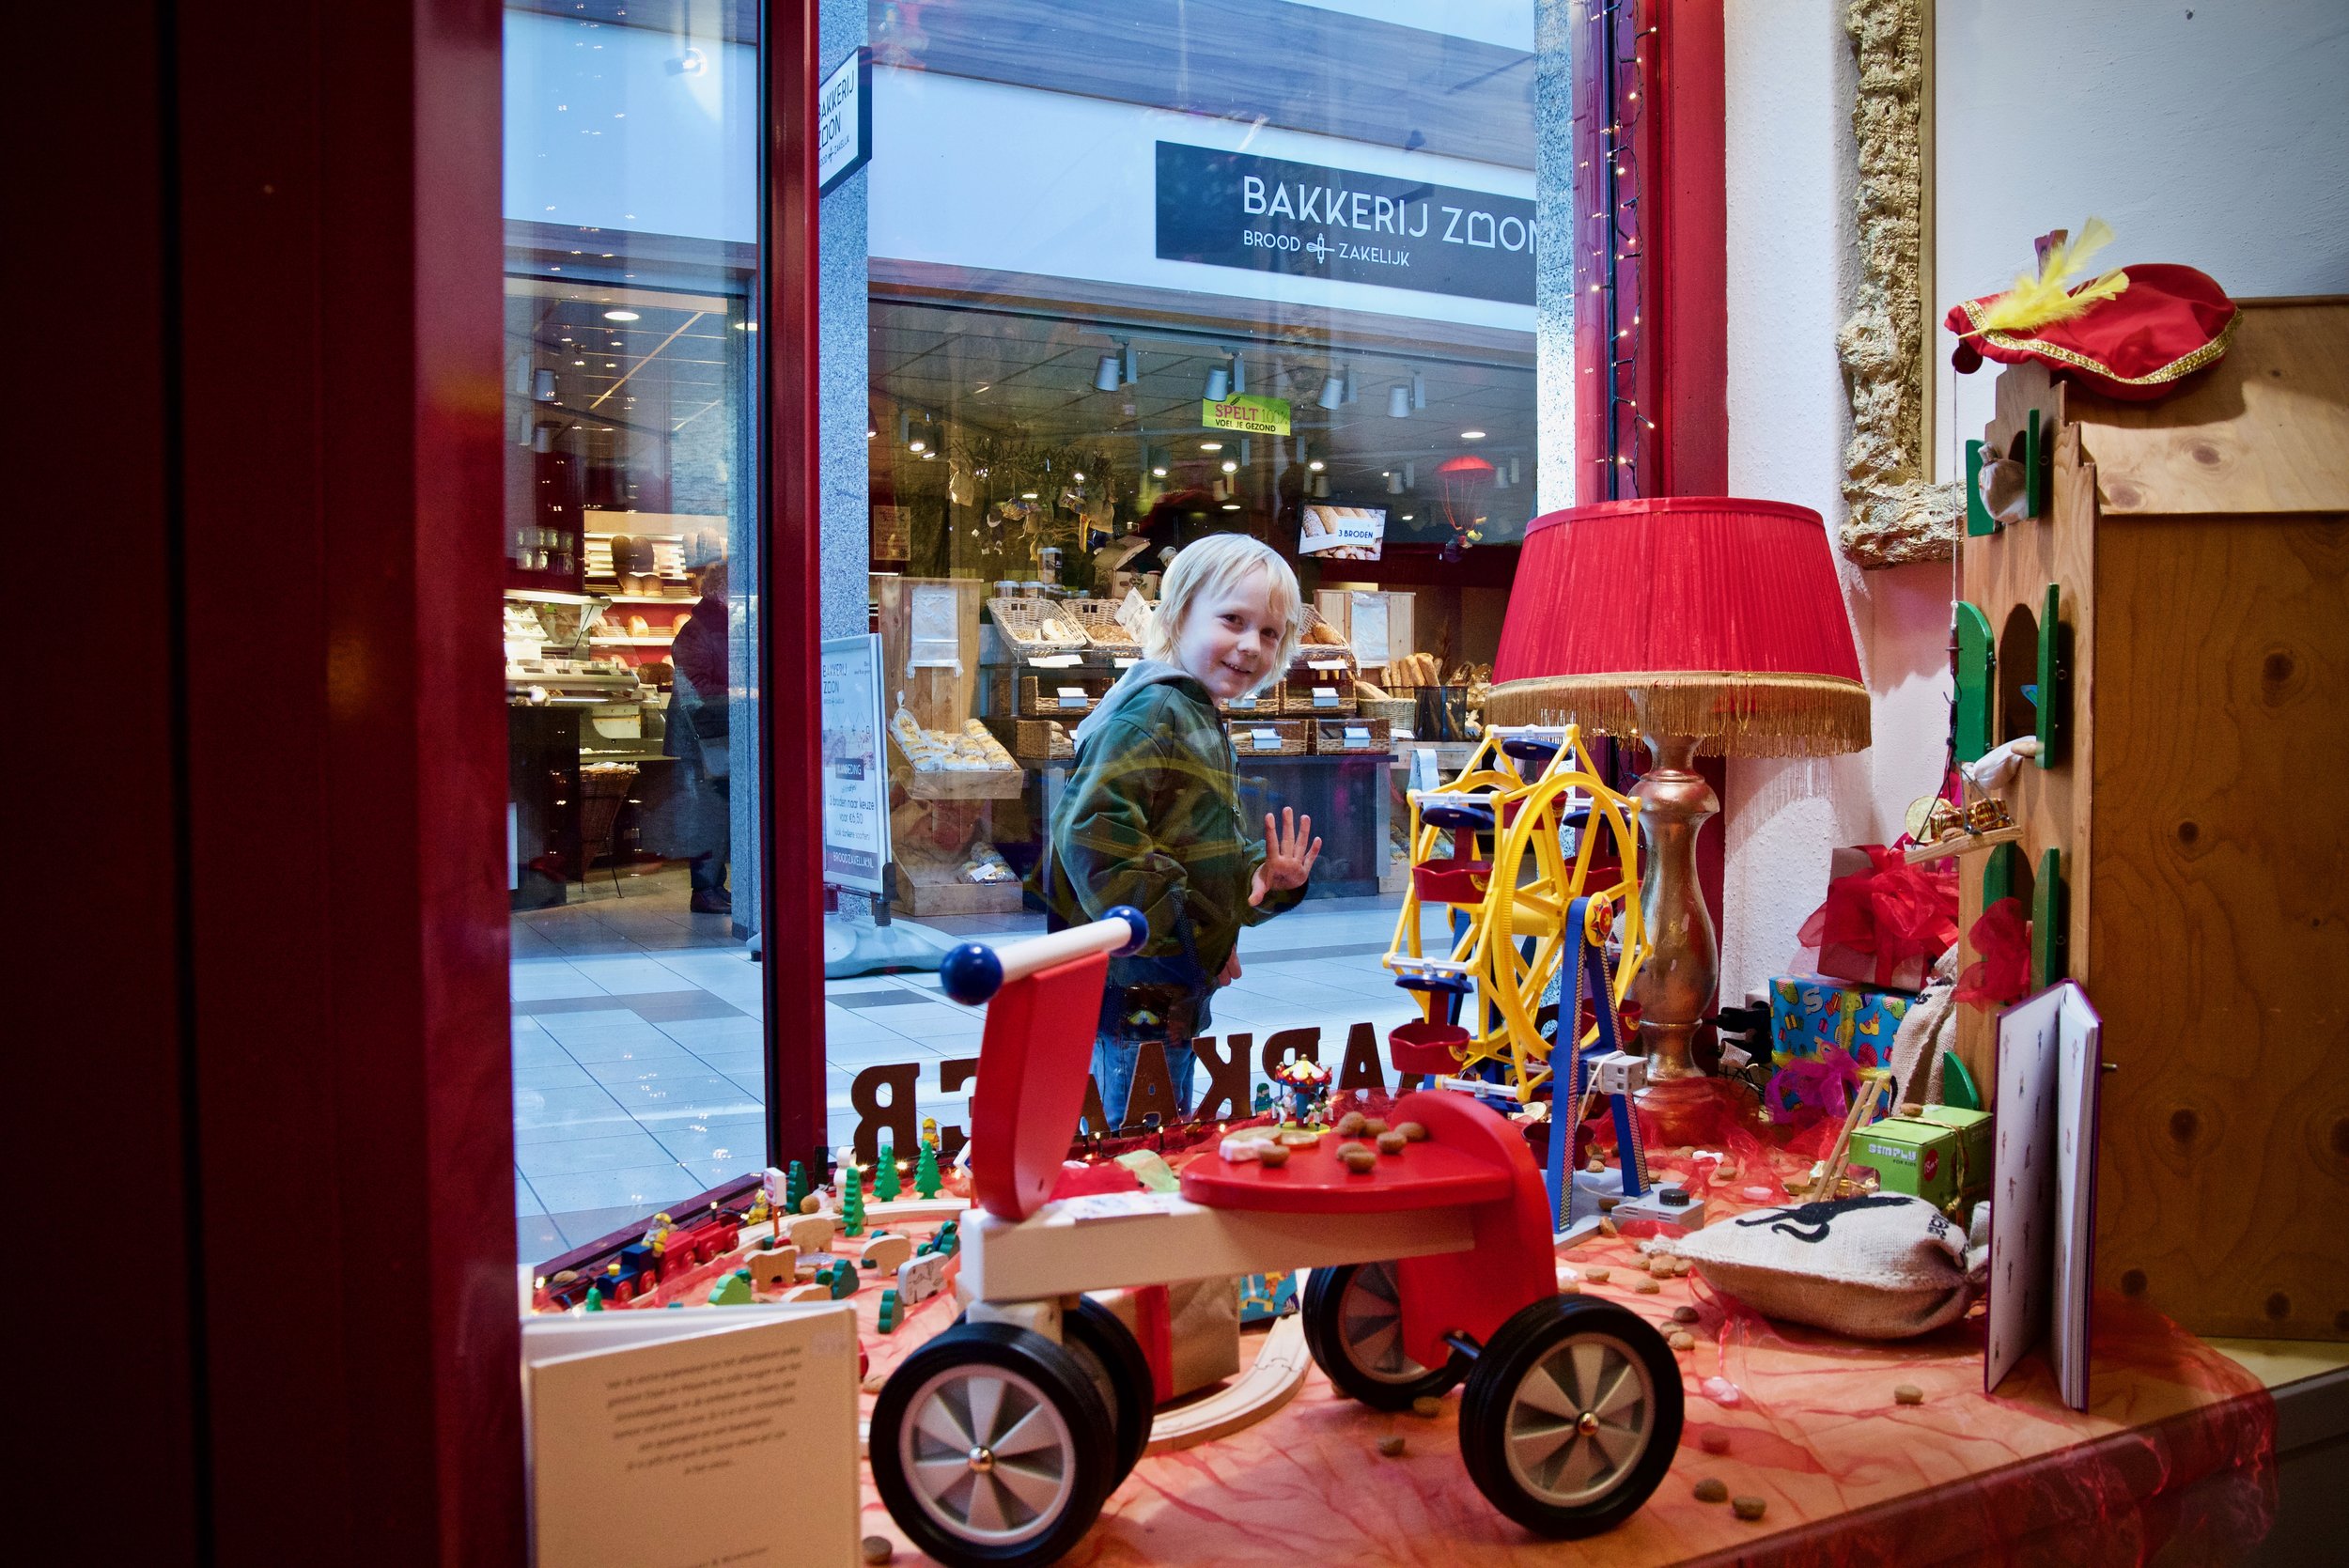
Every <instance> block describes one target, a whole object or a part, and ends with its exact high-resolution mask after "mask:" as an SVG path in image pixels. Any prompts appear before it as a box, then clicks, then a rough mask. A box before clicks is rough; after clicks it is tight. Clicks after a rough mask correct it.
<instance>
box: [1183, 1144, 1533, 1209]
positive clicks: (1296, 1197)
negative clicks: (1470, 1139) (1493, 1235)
mask: <svg viewBox="0 0 2349 1568" xmlns="http://www.w3.org/2000/svg"><path fill="white" fill-rule="evenodd" d="M1357 1141H1361V1142H1365V1143H1367V1142H1368V1140H1356V1139H1349V1138H1340V1137H1339V1136H1338V1135H1337V1134H1336V1133H1333V1132H1325V1133H1323V1134H1322V1135H1321V1141H1320V1142H1318V1143H1316V1144H1315V1145H1314V1146H1313V1147H1311V1148H1308V1149H1298V1150H1295V1151H1293V1152H1292V1153H1291V1154H1290V1156H1289V1158H1288V1160H1287V1162H1286V1163H1285V1164H1282V1165H1277V1166H1276V1165H1259V1164H1257V1163H1256V1162H1255V1161H1254V1160H1246V1161H1241V1162H1238V1163H1235V1162H1233V1161H1231V1160H1227V1159H1224V1158H1221V1157H1219V1156H1217V1155H1216V1154H1214V1153H1212V1152H1208V1151H1202V1152H1201V1153H1200V1154H1199V1155H1197V1156H1196V1157H1193V1158H1192V1159H1191V1161H1190V1164H1188V1165H1186V1166H1184V1167H1183V1177H1182V1180H1183V1196H1184V1197H1186V1198H1188V1199H1190V1201H1191V1202H1192V1203H1200V1204H1204V1205H1205V1206H1206V1207H1208V1208H1220V1209H1257V1210H1262V1211H1267V1212H1270V1213H1274V1214H1395V1213H1399V1212H1401V1211H1403V1210H1406V1209H1423V1208H1435V1207H1439V1206H1440V1205H1443V1204H1448V1203H1491V1202H1492V1201H1493V1200H1495V1199H1497V1198H1505V1197H1507V1196H1508V1195H1509V1188H1510V1183H1511V1180H1512V1175H1511V1172H1510V1168H1509V1167H1508V1166H1507V1165H1505V1164H1503V1163H1502V1162H1501V1161H1500V1160H1498V1159H1496V1158H1494V1157H1492V1154H1491V1152H1490V1151H1489V1150H1487V1151H1486V1152H1484V1153H1482V1154H1480V1153H1479V1152H1478V1151H1476V1150H1474V1149H1472V1148H1470V1149H1464V1148H1461V1147H1460V1146H1458V1145H1457V1144H1455V1143H1444V1142H1438V1141H1436V1140H1435V1138H1434V1137H1433V1136H1432V1135H1431V1136H1430V1137H1429V1138H1428V1140H1427V1141H1424V1142H1419V1143H1410V1144H1407V1145H1405V1147H1404V1150H1403V1152H1402V1153H1401V1154H1397V1155H1380V1156H1379V1157H1378V1163H1377V1164H1376V1165H1374V1166H1372V1167H1371V1168H1370V1169H1369V1170H1368V1171H1366V1172H1360V1173H1357V1172H1353V1171H1349V1170H1347V1169H1346V1166H1345V1165H1344V1164H1343V1163H1341V1162H1340V1160H1339V1159H1338V1149H1339V1148H1340V1147H1341V1146H1342V1145H1344V1144H1346V1143H1351V1142H1357Z"/></svg>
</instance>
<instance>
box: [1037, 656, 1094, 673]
mask: <svg viewBox="0 0 2349 1568" xmlns="http://www.w3.org/2000/svg"><path fill="white" fill-rule="evenodd" d="M1083 658H1084V656H1083V655H1082V654H1076V653H1040V654H1037V655H1036V656H1035V657H1034V658H1033V659H1031V660H1028V668H1029V669H1031V670H1066V669H1067V668H1068V667H1069V666H1070V665H1072V664H1076V663H1078V662H1079V661H1081V660H1082V659H1083Z"/></svg>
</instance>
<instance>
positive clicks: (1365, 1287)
mask: <svg viewBox="0 0 2349 1568" xmlns="http://www.w3.org/2000/svg"><path fill="white" fill-rule="evenodd" d="M1304 1316H1305V1347H1306V1349H1308V1350H1310V1351H1312V1352H1313V1358H1314V1360H1315V1364H1317V1365H1318V1366H1319V1367H1320V1368H1321V1370H1322V1371H1323V1373H1325V1374H1328V1376H1329V1379H1330V1382H1332V1383H1334V1384H1336V1385H1337V1388H1338V1391H1339V1392H1340V1393H1342V1394H1345V1395H1346V1396H1347V1397H1348V1398H1350V1399H1359V1400H1361V1402H1362V1403H1363V1404H1364V1405H1369V1406H1370V1407H1371V1408H1372V1409H1374V1410H1408V1409H1409V1408H1410V1407H1411V1401H1413V1400H1415V1399H1419V1398H1422V1397H1423V1396H1425V1395H1428V1394H1440V1393H1442V1392H1444V1391H1445V1390H1446V1389H1450V1388H1451V1387H1452V1386H1453V1385H1454V1384H1455V1383H1457V1382H1458V1381H1459V1380H1460V1378H1461V1376H1462V1375H1463V1374H1465V1373H1466V1372H1467V1371H1468V1367H1467V1363H1466V1361H1465V1359H1464V1358H1461V1357H1458V1356H1452V1357H1448V1358H1445V1361H1444V1364H1443V1365H1441V1366H1439V1367H1432V1368H1431V1367H1424V1366H1422V1365H1420V1363H1419V1362H1417V1361H1414V1360H1412V1359H1411V1358H1410V1357H1408V1356H1407V1355H1405V1354H1404V1351H1403V1293H1402V1291H1401V1289H1400V1288H1399V1285H1398V1281H1397V1278H1396V1274H1395V1267H1394V1265H1392V1264H1391V1263H1358V1264H1344V1265H1339V1266H1338V1267H1335V1268H1316V1269H1315V1270H1314V1272H1313V1278H1312V1279H1310V1280H1308V1281H1306V1282H1305V1308H1304Z"/></svg>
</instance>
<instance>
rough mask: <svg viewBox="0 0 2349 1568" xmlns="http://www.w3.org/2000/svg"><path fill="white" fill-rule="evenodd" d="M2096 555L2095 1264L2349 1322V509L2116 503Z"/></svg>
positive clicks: (2305, 1331)
mask: <svg viewBox="0 0 2349 1568" xmlns="http://www.w3.org/2000/svg"><path fill="white" fill-rule="evenodd" d="M2097 566H2098V588H2097V591H2098V594H2099V596H2100V597H2102V598H2104V599H2105V601H2106V603H2107V604H2108V605H2130V606H2135V607H2138V610H2137V613H2130V614H2126V615H2116V616H2113V617H2111V618H2109V619H2108V621H2107V622H2106V623H2105V629H2104V631H2103V633H2102V638H2101V646H2100V647H2099V649H2098V660H2097V662H2098V668H2099V669H2100V671H2101V672H2102V675H2101V679H2100V681H2099V685H2098V690H2097V693H2096V702H2097V710H2096V728H2097V737H2098V750H2097V756H2096V762H2095V775H2094V777H2095V784H2094V787H2095V793H2096V814H2097V831H2098V838H2097V844H2096V857H2095V864H2094V883H2095V892H2096V908H2097V911H2098V918H2097V919H2096V920H2095V921H2093V922H2092V924H2091V927H2090V933H2089V941H2090V944H2091V946H2092V950H2093V951H2094V953H2095V955H2096V960H2095V961H2096V984H2095V986H2094V987H2093V989H2092V999H2093V1001H2094V1002H2095V1004H2096V1007H2097V1009H2098V1011H2099V1012H2100V1013H2102V1015H2103V1016H2104V1018H2105V1024H2106V1032H2105V1040H2106V1046H2105V1056H2106V1058H2107V1060H2108V1061H2111V1062H2113V1063H2116V1064H2117V1065H2118V1067H2119V1071H2117V1072H2115V1073H2112V1074H2109V1075H2108V1076H2107V1078H2106V1079H2105V1083H2104V1109H2103V1128H2104V1135H2103V1137H2104V1142H2103V1163H2102V1175H2101V1179H2100V1182H2099V1186H2098V1224H2099V1236H2098V1254H2097V1275H2098V1280H2099V1282H2100V1283H2102V1284H2105V1285H2108V1286H2112V1287H2115V1288H2119V1289H2122V1290H2124V1291H2129V1292H2130V1293H2131V1294H2136V1295H2141V1296H2143V1298H2144V1299H2146V1300H2147V1301H2149V1302H2150V1303H2151V1304H2152V1305H2154V1306H2155V1307H2156V1308H2158V1309H2159V1310H2160V1311H2162V1312H2166V1313H2169V1314H2170V1315H2171V1316H2173V1317H2177V1318H2179V1319H2181V1320H2182V1321H2185V1322H2187V1323H2189V1324H2191V1325H2192V1326H2193V1327H2195V1328H2196V1329H2197V1330H2198V1331H2200V1332H2202V1333H2213V1334H2244V1335H2272V1336H2279V1337H2285V1338H2349V1245H2344V1243H2343V1236H2344V1234H2349V1229H2345V1227H2349V991H2345V990H2344V982H2345V981H2349V816H2344V815H2343V812H2342V805H2343V799H2344V784H2343V781H2344V780H2349V517H2343V516H2340V515H2335V516H2332V517H2329V518H2310V519H2306V520H2283V519H2263V520H2256V521H2253V520H2245V519H2242V518H2223V517H2214V518H2183V519H2163V520H2145V521H2129V520H2117V519H2111V518H2108V519H2107V520H2105V523H2104V526H2103V529H2102V531H2101V534H2100V536H2099V554H2098V562H2097ZM2189 716H2190V717H2189Z"/></svg>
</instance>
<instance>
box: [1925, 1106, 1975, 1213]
mask: <svg viewBox="0 0 2349 1568" xmlns="http://www.w3.org/2000/svg"><path fill="white" fill-rule="evenodd" d="M1917 1119H1918V1120H1919V1121H1921V1122H1932V1123H1935V1124H1937V1125H1938V1126H1945V1127H1953V1128H1955V1129H1956V1130H1957V1136H1958V1154H1959V1156H1960V1157H1961V1159H1962V1161H1963V1164H1964V1169H1963V1170H1962V1171H1961V1172H1959V1178H1958V1179H1959V1182H1960V1190H1961V1192H1962V1194H1963V1196H1964V1197H1965V1198H1966V1199H1967V1200H1968V1201H1969V1202H1970V1201H1971V1200H1973V1199H1975V1198H1987V1197H1988V1196H1990V1112H1988V1111H1987V1110H1965V1109H1964V1108H1962V1107H1959V1106H1954V1105H1929V1106H1925V1107H1923V1108H1922V1109H1921V1110H1919V1111H1918V1112H1917Z"/></svg>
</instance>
